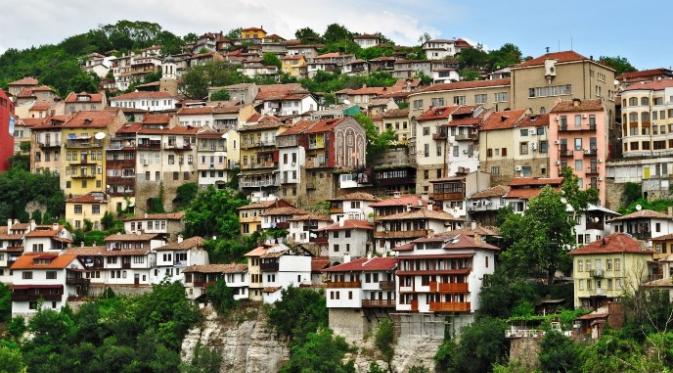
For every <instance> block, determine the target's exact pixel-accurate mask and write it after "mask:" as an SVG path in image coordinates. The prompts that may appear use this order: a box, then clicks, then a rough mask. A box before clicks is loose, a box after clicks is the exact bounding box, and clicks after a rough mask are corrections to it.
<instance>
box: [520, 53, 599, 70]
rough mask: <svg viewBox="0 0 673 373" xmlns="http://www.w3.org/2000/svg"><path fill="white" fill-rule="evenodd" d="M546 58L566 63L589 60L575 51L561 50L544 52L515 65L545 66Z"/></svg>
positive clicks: (521, 66)
mask: <svg viewBox="0 0 673 373" xmlns="http://www.w3.org/2000/svg"><path fill="white" fill-rule="evenodd" d="M546 60H556V61H557V62H558V63H565V62H577V61H588V60H589V59H588V58H586V57H584V56H582V55H581V54H579V53H577V52H575V51H561V52H552V53H547V54H543V55H542V56H540V57H536V58H532V59H530V60H528V61H524V62H522V63H520V64H518V65H515V66H513V67H514V68H523V67H533V66H544V61H546Z"/></svg>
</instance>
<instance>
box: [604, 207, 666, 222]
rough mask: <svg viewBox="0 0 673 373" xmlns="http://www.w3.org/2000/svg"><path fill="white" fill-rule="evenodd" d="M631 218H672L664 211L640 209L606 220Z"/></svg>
mask: <svg viewBox="0 0 673 373" xmlns="http://www.w3.org/2000/svg"><path fill="white" fill-rule="evenodd" d="M632 219H665V220H672V219H673V216H670V215H666V214H664V213H661V212H657V211H653V210H640V211H636V212H632V213H630V214H627V215H622V216H618V217H616V218H613V219H610V220H608V222H613V221H624V220H632Z"/></svg>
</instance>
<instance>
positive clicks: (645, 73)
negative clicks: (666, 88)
mask: <svg viewBox="0 0 673 373" xmlns="http://www.w3.org/2000/svg"><path fill="white" fill-rule="evenodd" d="M660 75H665V76H671V75H673V72H672V71H671V70H670V69H667V68H663V67H660V68H656V69H647V70H640V71H627V72H624V73H621V74H620V75H619V76H617V78H616V79H617V80H622V81H629V80H633V79H639V78H652V77H657V76H660Z"/></svg>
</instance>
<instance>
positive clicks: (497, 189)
mask: <svg viewBox="0 0 673 373" xmlns="http://www.w3.org/2000/svg"><path fill="white" fill-rule="evenodd" d="M509 189H510V188H509V186H507V185H496V186H494V187H491V188H488V189H486V190H482V191H481V192H477V193H474V194H473V195H471V196H470V198H469V199H479V198H491V197H503V196H504V195H505V194H507V192H509Z"/></svg>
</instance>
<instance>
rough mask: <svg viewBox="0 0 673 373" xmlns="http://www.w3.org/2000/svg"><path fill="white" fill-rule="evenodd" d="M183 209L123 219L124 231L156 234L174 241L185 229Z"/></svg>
mask: <svg viewBox="0 0 673 373" xmlns="http://www.w3.org/2000/svg"><path fill="white" fill-rule="evenodd" d="M184 217H185V213H184V212H183V211H178V212H167V213H158V214H145V215H143V216H139V217H133V218H128V219H126V220H124V232H126V233H127V234H133V233H150V234H158V235H160V236H161V237H162V238H163V239H164V240H166V241H168V242H175V241H177V239H178V236H179V235H180V233H182V231H183V230H184V229H185V222H184V220H183V218H184Z"/></svg>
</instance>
